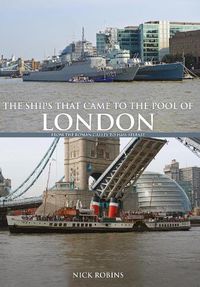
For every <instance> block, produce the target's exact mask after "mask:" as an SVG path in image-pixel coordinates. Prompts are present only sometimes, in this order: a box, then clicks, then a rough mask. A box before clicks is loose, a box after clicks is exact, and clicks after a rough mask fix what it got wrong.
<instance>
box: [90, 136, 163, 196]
mask: <svg viewBox="0 0 200 287" xmlns="http://www.w3.org/2000/svg"><path fill="white" fill-rule="evenodd" d="M166 142H167V141H166V140H161V139H155V138H145V137H143V138H136V139H132V140H131V141H130V142H129V143H128V145H127V146H126V147H125V148H124V150H123V151H122V152H121V153H120V154H119V156H118V157H117V158H116V159H115V160H114V161H113V162H112V163H111V165H110V166H109V167H108V168H107V169H106V170H105V172H104V173H103V174H102V175H101V176H100V177H99V179H98V180H97V181H96V182H95V183H94V185H93V186H92V189H93V191H94V192H95V193H96V194H97V195H98V196H99V197H100V198H104V199H106V200H109V199H110V198H111V197H115V198H119V199H123V197H124V196H125V193H126V192H127V191H128V188H127V187H129V186H130V185H133V184H134V183H135V182H136V181H137V179H138V178H139V177H140V175H141V174H142V173H143V172H144V170H145V168H146V167H147V166H148V165H149V163H150V162H151V161H152V160H153V159H154V158H155V156H156V155H157V153H158V152H159V151H160V149H161V148H162V147H163V146H164V145H165V144H166Z"/></svg>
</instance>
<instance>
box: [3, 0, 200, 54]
mask: <svg viewBox="0 0 200 287" xmlns="http://www.w3.org/2000/svg"><path fill="white" fill-rule="evenodd" d="M199 11H200V1H199V0H167V1H161V0H151V1H149V0H123V1H121V0H120V1H119V0H109V1H107V0H84V1H82V0H73V1H69V0H28V1H27V0H17V1H16V0H6V1H5V0H0V19H1V25H0V35H1V40H0V54H3V55H5V57H10V56H11V55H12V54H15V55H16V56H17V57H24V58H32V57H34V58H36V59H42V58H43V57H44V56H48V55H52V54H53V51H54V48H55V49H56V51H57V52H59V51H60V50H61V49H63V48H64V47H65V46H66V45H67V43H69V42H70V41H73V40H78V39H80V38H81V27H82V26H84V27H85V34H86V38H87V39H88V40H90V41H92V42H93V43H95V33H96V32H97V31H99V30H101V29H104V28H105V27H108V26H112V27H124V26H127V25H138V24H140V23H142V22H145V21H149V20H169V21H170V20H171V21H199V20H200V18H199Z"/></svg>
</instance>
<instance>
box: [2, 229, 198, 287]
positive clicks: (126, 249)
mask: <svg viewBox="0 0 200 287" xmlns="http://www.w3.org/2000/svg"><path fill="white" fill-rule="evenodd" d="M199 239H200V227H196V228H192V229H191V231H186V232H159V233H156V232H151V233H125V234H120V233H115V234H114V233H113V234H112V233H110V234H109V233H107V234H65V235H58V234H51V235H39V234H38V235H24V234H21V235H10V234H9V232H7V231H1V232H0V286H2V287H24V286H29V287H36V286H40V287H42V286H45V287H46V286H48V287H68V286H69V287H76V286H88V287H89V286H102V287H104V286H111V287H112V286H120V287H125V286H128V287H129V286H130V287H177V286H181V287H188V286H191V287H199V286H200V271H199V266H200V249H199ZM73 272H88V273H89V272H91V273H90V274H91V276H93V277H94V274H95V272H99V273H100V272H103V273H101V274H104V272H123V278H120V279H99V278H90V279H77V278H73Z"/></svg>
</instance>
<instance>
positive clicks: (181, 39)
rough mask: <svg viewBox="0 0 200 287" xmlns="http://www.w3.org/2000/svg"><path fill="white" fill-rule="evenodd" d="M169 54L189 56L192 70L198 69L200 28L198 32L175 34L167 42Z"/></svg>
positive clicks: (199, 60) (199, 62)
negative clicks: (191, 58) (192, 65)
mask: <svg viewBox="0 0 200 287" xmlns="http://www.w3.org/2000/svg"><path fill="white" fill-rule="evenodd" d="M169 46H170V54H171V55H173V56H176V55H191V56H192V57H193V59H194V68H196V69H199V68H200V28H199V30H198V31H188V32H181V33H176V34H175V35H174V36H173V37H172V38H171V39H170V41H169Z"/></svg>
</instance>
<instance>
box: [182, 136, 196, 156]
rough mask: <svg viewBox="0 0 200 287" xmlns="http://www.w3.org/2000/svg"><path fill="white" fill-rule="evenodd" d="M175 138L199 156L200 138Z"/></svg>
mask: <svg viewBox="0 0 200 287" xmlns="http://www.w3.org/2000/svg"><path fill="white" fill-rule="evenodd" d="M177 140H178V141H179V142H181V143H182V144H183V145H184V146H185V147H187V148H188V149H189V150H190V151H191V152H193V153H194V154H195V155H196V156H198V157H199V158H200V138H195V137H191V138H177Z"/></svg>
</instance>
